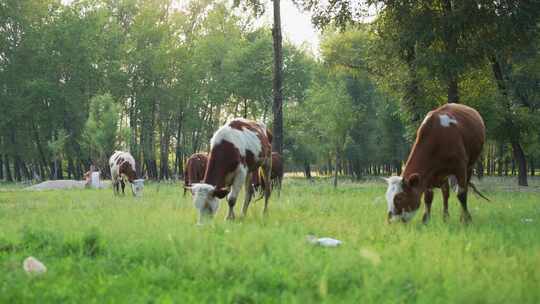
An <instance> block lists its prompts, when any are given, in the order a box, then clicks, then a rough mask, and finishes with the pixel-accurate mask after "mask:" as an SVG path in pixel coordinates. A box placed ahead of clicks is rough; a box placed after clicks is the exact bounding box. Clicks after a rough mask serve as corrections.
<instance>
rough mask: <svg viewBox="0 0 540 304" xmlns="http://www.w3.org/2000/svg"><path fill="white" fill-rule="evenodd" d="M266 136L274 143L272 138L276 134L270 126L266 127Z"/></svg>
mask: <svg viewBox="0 0 540 304" xmlns="http://www.w3.org/2000/svg"><path fill="white" fill-rule="evenodd" d="M266 137H267V138H268V142H269V143H272V139H273V138H274V136H273V135H272V131H270V129H268V128H266Z"/></svg>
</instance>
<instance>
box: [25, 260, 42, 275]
mask: <svg viewBox="0 0 540 304" xmlns="http://www.w3.org/2000/svg"><path fill="white" fill-rule="evenodd" d="M23 269H24V271H25V272H26V273H28V274H43V273H45V272H47V267H45V265H44V264H43V263H41V262H40V261H39V260H38V259H36V258H34V257H32V256H30V257H27V258H26V259H24V262H23Z"/></svg>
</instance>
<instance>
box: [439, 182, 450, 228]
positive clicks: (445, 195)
mask: <svg viewBox="0 0 540 304" xmlns="http://www.w3.org/2000/svg"><path fill="white" fill-rule="evenodd" d="M441 192H442V197H443V220H444V221H445V222H446V221H448V217H449V214H448V198H449V197H450V185H449V184H448V181H445V182H444V183H443V184H442V185H441Z"/></svg>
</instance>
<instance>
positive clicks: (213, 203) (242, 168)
mask: <svg viewBox="0 0 540 304" xmlns="http://www.w3.org/2000/svg"><path fill="white" fill-rule="evenodd" d="M271 141H272V135H271V133H270V132H269V130H267V128H266V126H265V125H264V124H262V123H258V122H255V121H250V120H246V119H234V120H232V121H230V122H228V123H226V124H225V125H224V126H222V127H221V128H220V129H219V130H217V131H216V132H215V133H214V136H213V137H212V139H211V140H210V156H209V159H208V163H207V167H206V173H205V175H204V180H203V182H202V183H200V184H193V185H192V186H191V187H188V189H191V192H192V194H193V201H194V203H195V207H196V208H197V209H198V210H199V223H200V221H201V219H202V218H203V217H204V216H210V217H213V216H214V215H215V214H216V212H217V209H218V206H219V205H218V204H219V201H218V199H221V198H224V197H225V196H226V195H227V194H228V196H227V202H228V203H229V213H228V215H227V219H229V220H233V219H234V218H235V214H234V205H235V204H236V199H237V197H238V194H239V192H240V190H241V189H242V186H244V185H245V188H246V197H245V200H244V206H243V207H242V215H243V216H245V215H246V212H247V209H248V206H249V203H250V201H251V198H252V196H253V189H252V187H251V179H250V178H248V176H249V174H251V173H253V172H255V171H256V170H258V169H259V168H261V171H262V174H263V175H265V176H270V171H271V168H272V156H271V155H272V147H271ZM270 192H271V184H270V179H266V182H265V191H264V199H265V201H264V213H265V214H266V212H267V210H268V200H269V198H270Z"/></svg>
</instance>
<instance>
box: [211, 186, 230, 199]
mask: <svg viewBox="0 0 540 304" xmlns="http://www.w3.org/2000/svg"><path fill="white" fill-rule="evenodd" d="M227 194H229V190H227V189H225V188H221V189H216V190H214V191H213V192H212V196H214V197H217V198H219V199H222V198H224V197H225V196H226V195H227Z"/></svg>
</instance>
